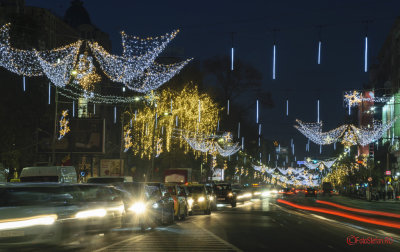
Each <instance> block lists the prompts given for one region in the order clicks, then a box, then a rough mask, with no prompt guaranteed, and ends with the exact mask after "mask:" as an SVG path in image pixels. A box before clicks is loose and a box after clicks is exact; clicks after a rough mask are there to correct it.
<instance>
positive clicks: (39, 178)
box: [20, 166, 78, 183]
mask: <svg viewBox="0 0 400 252" xmlns="http://www.w3.org/2000/svg"><path fill="white" fill-rule="evenodd" d="M20 180H21V182H58V183H77V182H78V176H77V175H76V170H75V167H73V166H33V167H25V168H23V169H22V171H21V175H20Z"/></svg>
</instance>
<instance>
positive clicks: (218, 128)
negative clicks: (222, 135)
mask: <svg viewBox="0 0 400 252" xmlns="http://www.w3.org/2000/svg"><path fill="white" fill-rule="evenodd" d="M218 131H219V120H218V124H217V132H218Z"/></svg>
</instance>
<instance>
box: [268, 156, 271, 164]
mask: <svg viewBox="0 0 400 252" xmlns="http://www.w3.org/2000/svg"><path fill="white" fill-rule="evenodd" d="M269 161H271V154H268V162H269Z"/></svg>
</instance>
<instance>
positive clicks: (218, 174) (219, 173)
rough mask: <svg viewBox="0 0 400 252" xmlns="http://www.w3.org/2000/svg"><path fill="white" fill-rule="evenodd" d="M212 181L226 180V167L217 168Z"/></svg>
mask: <svg viewBox="0 0 400 252" xmlns="http://www.w3.org/2000/svg"><path fill="white" fill-rule="evenodd" d="M211 180H212V181H224V169H220V168H215V169H214V171H213V174H212V177H211Z"/></svg>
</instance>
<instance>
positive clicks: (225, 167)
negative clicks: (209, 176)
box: [224, 160, 228, 170]
mask: <svg viewBox="0 0 400 252" xmlns="http://www.w3.org/2000/svg"><path fill="white" fill-rule="evenodd" d="M226 169H228V163H227V162H226V160H224V170H226Z"/></svg>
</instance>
